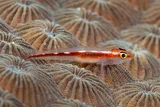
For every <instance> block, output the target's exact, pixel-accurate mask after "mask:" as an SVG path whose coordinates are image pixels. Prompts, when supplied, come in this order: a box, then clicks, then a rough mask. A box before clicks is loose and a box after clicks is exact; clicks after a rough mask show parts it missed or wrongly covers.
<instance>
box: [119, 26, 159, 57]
mask: <svg viewBox="0 0 160 107" xmlns="http://www.w3.org/2000/svg"><path fill="white" fill-rule="evenodd" d="M121 37H122V39H124V40H126V41H128V42H132V43H134V44H138V45H139V46H140V47H142V48H146V49H147V50H148V51H150V52H151V53H153V55H155V56H156V57H157V58H160V28H159V27H158V26H157V25H149V24H140V25H136V26H134V27H131V28H129V29H126V30H123V31H122V32H121Z"/></svg>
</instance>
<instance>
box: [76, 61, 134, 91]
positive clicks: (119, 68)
mask: <svg viewBox="0 0 160 107" xmlns="http://www.w3.org/2000/svg"><path fill="white" fill-rule="evenodd" d="M77 65H78V66H79V67H82V68H85V69H87V70H90V71H91V72H92V73H94V74H95V75H97V76H98V77H99V78H100V79H101V80H102V81H103V82H104V83H106V85H107V86H108V87H109V88H112V89H115V88H117V87H119V86H122V85H124V84H126V83H130V82H134V78H132V76H131V74H130V73H129V71H128V70H127V69H126V68H125V67H124V66H123V65H122V64H117V65H116V64H115V65H106V66H104V68H103V70H101V66H102V65H97V64H77Z"/></svg>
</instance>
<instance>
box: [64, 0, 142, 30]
mask: <svg viewBox="0 0 160 107" xmlns="http://www.w3.org/2000/svg"><path fill="white" fill-rule="evenodd" d="M62 1H63V2H62V7H65V8H78V7H84V8H86V9H87V10H91V11H93V12H96V13H98V15H100V16H103V17H104V18H106V19H108V20H110V21H111V22H112V24H113V25H114V26H115V27H116V28H117V29H124V28H127V27H128V26H130V25H134V24H135V23H137V22H138V20H139V15H138V12H137V11H135V10H134V8H133V7H132V5H130V4H129V3H127V2H126V1H124V0H87V1H86V0H62Z"/></svg>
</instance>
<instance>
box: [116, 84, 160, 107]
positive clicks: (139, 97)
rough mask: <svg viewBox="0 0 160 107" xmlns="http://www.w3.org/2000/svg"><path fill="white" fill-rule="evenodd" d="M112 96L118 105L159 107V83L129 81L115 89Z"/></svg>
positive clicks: (122, 106) (119, 106)
mask: <svg viewBox="0 0 160 107" xmlns="http://www.w3.org/2000/svg"><path fill="white" fill-rule="evenodd" d="M114 96H115V101H116V102H117V103H118V104H119V105H118V107H159V102H160V99H159V97H160V85H158V84H149V83H147V82H136V83H129V84H126V85H124V86H122V87H120V88H119V89H117V90H116V91H115V93H114Z"/></svg>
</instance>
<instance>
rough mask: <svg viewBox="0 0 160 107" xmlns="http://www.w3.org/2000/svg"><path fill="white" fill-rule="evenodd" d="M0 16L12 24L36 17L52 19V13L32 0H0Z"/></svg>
mask: <svg viewBox="0 0 160 107" xmlns="http://www.w3.org/2000/svg"><path fill="white" fill-rule="evenodd" d="M0 17H1V18H2V19H3V20H5V21H6V22H7V23H8V24H9V25H10V26H15V25H16V24H18V23H24V22H28V21H31V20H36V19H48V20H52V15H51V14H50V13H49V12H48V11H47V10H46V9H45V8H44V7H42V6H41V5H39V4H37V3H35V2H33V1H31V0H0Z"/></svg>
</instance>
